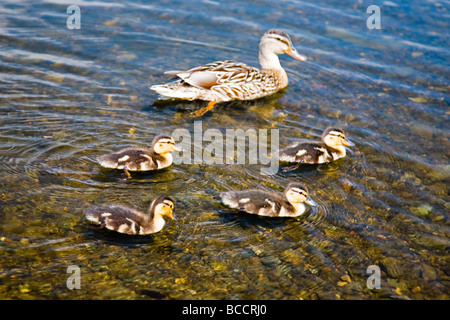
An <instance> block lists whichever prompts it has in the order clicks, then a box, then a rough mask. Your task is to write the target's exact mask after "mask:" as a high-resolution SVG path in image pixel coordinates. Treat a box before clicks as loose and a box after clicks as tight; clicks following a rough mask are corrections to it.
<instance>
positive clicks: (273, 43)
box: [259, 29, 308, 68]
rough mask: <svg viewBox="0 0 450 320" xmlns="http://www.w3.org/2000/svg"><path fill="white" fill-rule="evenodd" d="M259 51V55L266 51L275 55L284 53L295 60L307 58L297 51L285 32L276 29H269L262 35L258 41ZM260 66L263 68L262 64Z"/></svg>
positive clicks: (263, 54)
mask: <svg viewBox="0 0 450 320" xmlns="http://www.w3.org/2000/svg"><path fill="white" fill-rule="evenodd" d="M259 53H260V57H261V56H265V54H267V53H274V54H276V55H279V54H284V53H285V54H288V55H290V56H291V57H292V58H294V59H296V60H300V61H306V60H308V58H307V57H306V56H304V55H303V54H301V53H299V52H297V50H296V49H295V47H294V45H293V44H292V41H291V38H290V37H289V36H288V35H287V34H286V33H285V32H283V31H280V30H277V29H271V30H269V31H266V32H265V33H264V34H263V35H262V37H261V39H260V41H259ZM261 62H262V61H260V63H261ZM261 66H262V67H263V68H264V65H263V64H261Z"/></svg>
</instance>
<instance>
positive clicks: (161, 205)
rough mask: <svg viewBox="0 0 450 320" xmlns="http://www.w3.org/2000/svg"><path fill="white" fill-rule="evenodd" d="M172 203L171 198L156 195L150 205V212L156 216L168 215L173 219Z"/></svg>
mask: <svg viewBox="0 0 450 320" xmlns="http://www.w3.org/2000/svg"><path fill="white" fill-rule="evenodd" d="M173 205H174V202H173V200H172V199H170V198H169V197H168V196H164V195H161V196H158V197H157V198H156V199H155V200H153V201H152V203H151V205H150V213H151V214H153V215H157V216H168V217H169V218H170V219H172V220H175V218H174V216H173Z"/></svg>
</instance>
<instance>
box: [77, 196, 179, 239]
mask: <svg viewBox="0 0 450 320" xmlns="http://www.w3.org/2000/svg"><path fill="white" fill-rule="evenodd" d="M172 210H173V200H172V199H170V198H169V197H166V196H163V195H162V196H159V197H157V198H156V199H155V200H153V202H152V203H151V205H150V209H149V214H145V213H143V212H140V211H137V210H135V209H132V208H129V207H125V206H122V205H109V206H102V207H94V208H89V209H87V210H86V211H85V214H86V219H87V220H89V221H90V222H93V223H95V224H98V225H100V226H101V227H105V228H106V229H109V230H113V231H117V232H120V233H126V234H132V235H146V234H150V233H155V232H158V231H160V230H161V229H162V228H163V227H164V225H165V223H166V222H165V221H164V218H163V216H168V217H169V218H171V219H172V220H175V219H174V217H173V213H172Z"/></svg>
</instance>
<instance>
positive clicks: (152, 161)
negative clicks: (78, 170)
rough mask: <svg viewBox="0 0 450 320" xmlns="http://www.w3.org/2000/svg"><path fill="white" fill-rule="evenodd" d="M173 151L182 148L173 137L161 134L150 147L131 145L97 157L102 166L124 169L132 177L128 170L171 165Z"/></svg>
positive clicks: (144, 169)
mask: <svg viewBox="0 0 450 320" xmlns="http://www.w3.org/2000/svg"><path fill="white" fill-rule="evenodd" d="M173 151H181V149H180V148H179V147H177V146H176V145H175V141H174V140H173V139H172V137H169V136H165V135H159V136H156V137H155V139H153V142H152V146H151V148H150V149H148V148H142V147H130V148H125V149H122V150H120V151H117V152H115V153H111V154H105V155H102V156H99V157H98V158H97V159H98V162H99V163H100V165H101V166H102V167H105V168H112V169H123V170H124V171H125V173H126V174H127V176H128V178H131V175H130V173H129V172H128V171H150V170H158V169H162V168H166V167H168V166H170V165H171V164H172V154H171V152H173Z"/></svg>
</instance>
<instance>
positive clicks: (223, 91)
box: [150, 29, 307, 116]
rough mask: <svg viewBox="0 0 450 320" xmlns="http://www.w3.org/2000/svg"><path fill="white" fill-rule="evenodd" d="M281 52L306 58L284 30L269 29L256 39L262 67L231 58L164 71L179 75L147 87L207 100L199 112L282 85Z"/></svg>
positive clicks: (261, 94) (285, 82) (265, 93)
mask: <svg viewBox="0 0 450 320" xmlns="http://www.w3.org/2000/svg"><path fill="white" fill-rule="evenodd" d="M284 53H285V54H288V55H290V56H291V57H293V58H294V59H297V60H300V61H306V60H307V57H306V56H304V55H302V54H300V53H298V52H297V51H296V50H295V48H294V46H293V44H292V41H291V38H290V37H289V36H288V35H287V34H286V33H284V32H282V31H279V30H275V29H272V30H269V31H267V32H266V33H264V34H263V35H262V37H261V40H260V41H259V52H258V58H259V64H260V65H261V70H258V69H256V68H253V67H250V66H248V65H246V64H244V63H239V62H236V61H231V60H225V61H216V62H212V63H209V64H206V65H203V66H200V67H196V68H193V69H190V70H187V71H178V70H176V71H166V72H165V74H173V75H176V76H177V77H178V78H179V79H178V80H176V81H174V82H171V83H167V84H162V85H154V86H152V87H150V89H151V90H154V91H156V92H158V93H159V94H161V95H163V96H167V97H171V98H178V99H183V100H196V99H199V100H206V101H209V103H208V106H207V107H205V108H202V109H200V110H198V111H197V112H196V115H197V116H202V115H203V114H205V113H206V112H208V111H209V110H211V109H212V108H213V106H214V104H216V103H217V102H224V101H231V100H253V99H257V98H261V97H265V96H268V95H271V94H274V93H275V92H277V91H278V90H280V89H283V88H285V87H286V86H287V85H288V77H287V74H286V71H285V70H284V69H283V68H282V67H281V64H280V60H279V59H278V55H279V54H284Z"/></svg>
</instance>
